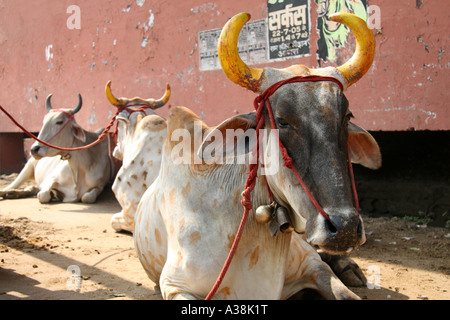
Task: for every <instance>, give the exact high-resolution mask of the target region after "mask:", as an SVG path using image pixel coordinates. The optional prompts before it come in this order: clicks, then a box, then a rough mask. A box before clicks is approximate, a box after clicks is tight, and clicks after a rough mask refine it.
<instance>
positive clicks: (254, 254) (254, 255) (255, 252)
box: [248, 246, 259, 270]
mask: <svg viewBox="0 0 450 320" xmlns="http://www.w3.org/2000/svg"><path fill="white" fill-rule="evenodd" d="M258 259H259V246H257V247H256V248H255V250H253V252H252V255H251V256H250V263H249V264H248V270H250V269H251V268H253V267H254V266H255V265H256V264H257V263H258Z"/></svg>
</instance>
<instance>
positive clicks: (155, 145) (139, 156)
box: [105, 82, 170, 232]
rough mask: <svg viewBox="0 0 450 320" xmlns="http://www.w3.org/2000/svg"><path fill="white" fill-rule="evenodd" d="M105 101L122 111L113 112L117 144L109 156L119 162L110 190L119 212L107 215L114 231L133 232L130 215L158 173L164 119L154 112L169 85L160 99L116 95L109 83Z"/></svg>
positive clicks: (163, 133)
mask: <svg viewBox="0 0 450 320" xmlns="http://www.w3.org/2000/svg"><path fill="white" fill-rule="evenodd" d="M105 92H106V97H107V98H108V101H109V102H110V103H111V104H112V105H114V106H116V107H121V108H123V110H122V111H121V112H120V113H119V114H118V115H117V117H116V118H117V121H118V124H117V145H116V147H115V149H114V151H113V156H114V157H115V158H117V159H119V160H121V161H122V167H121V168H120V170H119V172H118V173H117V175H116V178H115V180H114V183H113V186H112V190H113V192H114V194H115V196H116V199H117V201H118V202H119V204H120V206H121V207H122V211H120V212H118V213H116V214H114V215H113V216H112V218H111V226H112V227H113V229H114V230H116V231H128V232H133V231H134V215H135V213H136V209H137V206H138V204H139V201H140V200H141V197H142V195H143V194H144V192H145V191H146V190H147V188H148V187H149V186H150V185H151V184H152V183H153V181H154V180H155V178H156V177H157V176H158V173H159V169H160V166H161V152H162V146H163V143H164V140H165V139H166V132H167V130H166V121H165V120H164V119H163V118H161V117H160V116H158V115H157V114H156V113H155V111H154V110H155V109H157V108H161V107H162V106H164V105H165V104H166V103H167V101H168V100H169V98H170V86H169V85H167V90H166V92H165V94H164V96H163V97H162V98H161V99H158V100H155V99H142V98H138V97H136V98H132V99H127V98H116V97H115V96H114V95H113V94H112V92H111V82H108V83H107V85H106V89H105Z"/></svg>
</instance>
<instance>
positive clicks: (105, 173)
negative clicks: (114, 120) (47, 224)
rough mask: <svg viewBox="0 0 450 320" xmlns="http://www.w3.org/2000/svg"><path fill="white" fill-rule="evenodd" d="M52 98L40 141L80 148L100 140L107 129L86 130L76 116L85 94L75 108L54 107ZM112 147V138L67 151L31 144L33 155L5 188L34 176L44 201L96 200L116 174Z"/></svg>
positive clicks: (40, 198)
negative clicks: (77, 149) (109, 143)
mask: <svg viewBox="0 0 450 320" xmlns="http://www.w3.org/2000/svg"><path fill="white" fill-rule="evenodd" d="M51 97H52V95H49V96H48V97H47V100H46V108H47V111H48V113H47V115H46V116H45V117H44V120H43V126H42V129H41V131H40V133H39V136H38V138H39V139H40V140H42V141H45V142H47V143H51V144H52V145H55V146H58V147H63V148H75V147H80V146H82V145H86V144H90V143H92V142H94V141H95V140H97V137H98V136H99V134H100V133H101V132H102V131H103V129H99V130H97V131H96V132H89V131H86V130H84V129H83V128H81V127H80V126H79V125H78V124H77V123H76V121H75V119H74V115H75V114H76V113H77V112H78V111H80V109H81V106H82V98H81V95H78V98H79V101H78V105H77V106H76V107H75V108H73V109H53V108H52V105H51ZM108 148H109V145H108V141H102V142H100V143H98V144H96V145H95V146H93V147H91V148H89V149H85V150H79V151H73V152H66V151H60V150H57V149H54V148H51V147H48V146H45V145H43V144H41V143H40V142H35V143H34V144H33V145H32V147H31V155H32V156H33V157H32V158H30V159H29V160H28V161H27V163H26V164H25V167H24V168H23V169H22V171H21V172H20V174H19V175H18V176H17V178H16V179H15V180H14V181H13V182H12V183H11V184H10V185H9V186H7V187H6V188H5V189H4V190H3V191H5V192H11V190H14V189H17V188H18V187H20V185H22V184H23V183H24V182H26V181H28V180H32V179H34V180H35V182H36V183H37V185H38V188H39V192H38V194H37V197H38V199H39V201H40V202H41V203H48V202H50V201H51V200H60V201H63V202H78V201H80V200H81V201H82V202H84V203H93V202H95V201H96V200H97V197H98V196H99V194H100V193H101V192H102V191H103V188H104V186H105V184H106V183H108V182H109V181H110V179H111V176H112V173H113V168H112V166H113V164H112V162H111V158H110V157H109V152H108ZM8 190H9V191H8Z"/></svg>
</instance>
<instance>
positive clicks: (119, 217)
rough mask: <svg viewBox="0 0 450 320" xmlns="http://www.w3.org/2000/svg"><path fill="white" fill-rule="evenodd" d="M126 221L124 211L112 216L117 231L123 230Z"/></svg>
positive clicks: (112, 223) (112, 225)
mask: <svg viewBox="0 0 450 320" xmlns="http://www.w3.org/2000/svg"><path fill="white" fill-rule="evenodd" d="M124 223H125V221H124V220H123V216H122V212H119V213H116V214H114V215H113V216H112V217H111V227H112V228H113V229H114V230H115V231H118V232H119V231H122V230H123V227H122V226H123V225H124Z"/></svg>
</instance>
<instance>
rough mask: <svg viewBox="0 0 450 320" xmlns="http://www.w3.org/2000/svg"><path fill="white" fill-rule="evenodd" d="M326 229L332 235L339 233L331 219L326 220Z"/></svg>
mask: <svg viewBox="0 0 450 320" xmlns="http://www.w3.org/2000/svg"><path fill="white" fill-rule="evenodd" d="M325 228H326V229H327V231H328V232H329V233H330V234H332V235H335V234H336V233H337V232H338V231H337V229H336V227H335V226H334V224H333V223H332V222H331V221H330V220H329V219H326V220H325Z"/></svg>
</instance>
